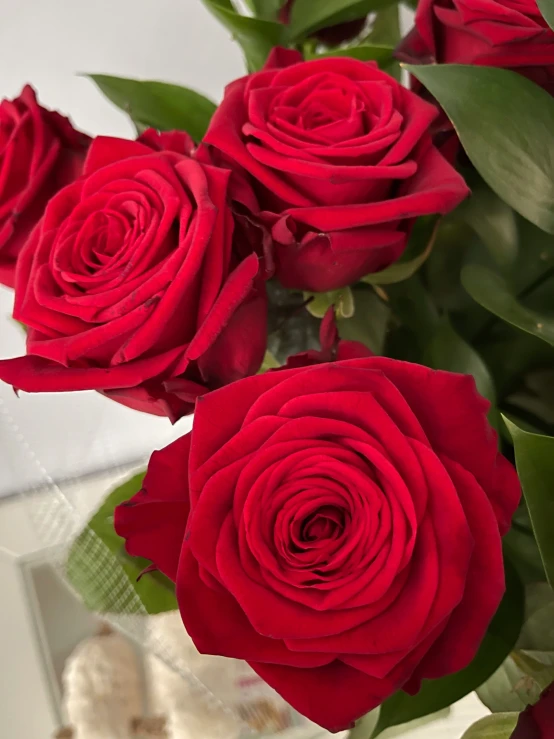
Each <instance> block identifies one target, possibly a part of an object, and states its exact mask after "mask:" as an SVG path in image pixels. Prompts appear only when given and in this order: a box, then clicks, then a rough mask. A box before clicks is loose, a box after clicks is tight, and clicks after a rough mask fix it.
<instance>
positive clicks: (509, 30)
mask: <svg viewBox="0 0 554 739" xmlns="http://www.w3.org/2000/svg"><path fill="white" fill-rule="evenodd" d="M396 56H397V57H398V58H399V59H401V60H403V61H407V62H411V63H414V64H427V63H434V62H438V63H445V64H480V65H486V66H489V67H502V68H505V69H511V70H514V71H516V72H520V73H521V74H523V75H525V76H526V77H528V78H529V79H531V80H533V82H535V83H536V84H538V85H540V86H541V87H544V88H545V90H547V91H549V92H550V93H552V94H554V31H552V30H551V29H550V28H549V27H548V24H547V23H546V21H545V20H544V18H543V17H542V15H541V13H540V10H539V9H538V6H537V3H536V0H507V1H506V0H473V2H471V3H467V2H464V0H421V2H420V3H419V4H418V7H417V13H416V22H415V28H414V29H413V30H412V31H411V33H410V34H408V36H407V37H406V38H405V39H404V40H403V41H402V42H401V44H400V46H399V48H398V50H397V53H396Z"/></svg>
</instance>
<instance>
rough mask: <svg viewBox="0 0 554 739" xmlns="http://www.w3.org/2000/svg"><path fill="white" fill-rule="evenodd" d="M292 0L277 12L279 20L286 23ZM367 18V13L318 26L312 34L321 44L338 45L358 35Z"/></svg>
mask: <svg viewBox="0 0 554 739" xmlns="http://www.w3.org/2000/svg"><path fill="white" fill-rule="evenodd" d="M293 5H294V0H287V1H286V3H285V4H284V5H283V7H282V8H281V10H280V12H279V20H280V21H281V23H286V24H288V23H289V21H290V14H291V10H292V6H293ZM366 20H367V13H365V14H364V15H363V16H362V17H360V18H355V19H354V20H351V21H346V22H345V23H337V24H335V25H334V26H326V27H325V28H320V29H319V31H316V32H315V33H314V34H313V35H314V36H315V37H316V38H317V39H318V41H321V43H322V44H326V45H327V46H339V45H340V44H343V43H345V41H351V40H352V39H353V38H355V37H356V36H358V35H359V34H360V33H361V32H362V31H363V30H364V27H365V24H366Z"/></svg>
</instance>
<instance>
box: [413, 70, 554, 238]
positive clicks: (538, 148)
mask: <svg viewBox="0 0 554 739" xmlns="http://www.w3.org/2000/svg"><path fill="white" fill-rule="evenodd" d="M406 68H407V69H408V70H409V72H411V74H413V75H415V77H417V78H418V79H419V80H420V82H422V83H423V84H424V85H425V87H426V88H427V89H428V90H429V92H430V93H431V94H432V95H433V97H435V98H436V99H437V100H438V101H439V103H440V104H441V106H442V107H443V108H444V110H445V111H446V113H447V115H448V117H449V118H450V120H451V121H452V123H453V124H454V127H455V129H456V131H457V133H458V136H459V137H460V140H461V142H462V144H463V147H464V149H465V150H466V152H467V154H468V156H469V158H470V159H471V161H472V162H473V164H474V166H475V168H476V169H477V170H478V171H479V173H480V174H481V176H482V177H483V179H484V180H485V181H486V182H487V183H488V184H489V186H490V187H492V189H493V190H494V191H495V192H496V193H497V194H498V195H499V196H500V197H501V198H502V200H504V201H506V203H508V204H509V205H511V206H512V208H514V209H515V210H517V211H518V212H519V213H521V214H522V215H523V216H524V217H525V218H527V219H528V220H530V221H532V222H533V223H535V224H536V225H537V226H539V227H540V228H542V229H543V230H544V231H548V232H549V233H554V157H551V156H549V152H550V151H552V150H553V149H554V132H553V127H552V122H553V121H554V100H553V99H552V97H551V96H550V95H549V94H548V93H547V92H545V91H544V90H542V89H541V88H540V87H538V86H537V85H535V84H533V83H532V82H530V81H529V80H527V79H525V78H524V77H522V76H521V75H519V74H516V73H515V72H511V71H509V70H505V69H493V68H489V67H476V66H463V65H458V64H430V65H428V66H413V65H406Z"/></svg>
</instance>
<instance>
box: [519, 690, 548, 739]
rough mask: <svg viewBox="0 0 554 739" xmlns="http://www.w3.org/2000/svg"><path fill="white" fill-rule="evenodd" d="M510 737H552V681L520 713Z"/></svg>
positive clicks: (534, 738) (541, 738)
mask: <svg viewBox="0 0 554 739" xmlns="http://www.w3.org/2000/svg"><path fill="white" fill-rule="evenodd" d="M512 739H554V683H553V684H552V685H551V686H550V687H549V688H547V689H546V690H545V691H544V693H543V694H542V695H541V697H540V700H539V702H538V703H535V705H534V706H529V707H528V708H526V709H525V711H523V713H522V714H520V716H519V719H518V722H517V726H516V728H515V730H514V733H513V734H512Z"/></svg>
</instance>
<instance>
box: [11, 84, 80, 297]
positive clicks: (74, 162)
mask: <svg viewBox="0 0 554 739" xmlns="http://www.w3.org/2000/svg"><path fill="white" fill-rule="evenodd" d="M89 142H90V139H89V137H88V136H85V134H83V133H79V131H76V130H75V129H74V128H73V126H72V125H71V123H70V122H69V121H68V120H67V118H64V117H63V116H61V115H59V113H55V112H53V111H51V110H46V108H43V107H41V106H40V105H39V104H38V103H37V98H36V95H35V91H34V90H33V88H32V87H30V86H29V85H27V86H26V87H24V88H23V91H22V93H21V95H20V96H19V97H18V98H16V99H15V100H2V101H1V102H0V282H1V283H3V284H4V285H8V286H9V287H13V285H14V279H15V266H16V262H17V257H18V255H19V252H20V251H21V248H22V246H23V244H24V243H25V240H26V238H27V236H28V235H29V232H30V231H31V229H32V228H33V226H34V225H35V224H36V222H37V221H38V220H39V219H40V217H41V216H42V213H43V211H44V207H45V206H46V203H47V202H48V200H49V198H51V197H52V195H54V193H55V192H57V191H58V190H59V189H60V188H61V187H63V186H64V185H67V184H68V183H69V182H72V181H73V180H74V179H75V178H76V177H77V176H78V175H79V174H80V171H81V168H82V165H83V161H84V158H85V155H86V150H87V147H88V145H89Z"/></svg>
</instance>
